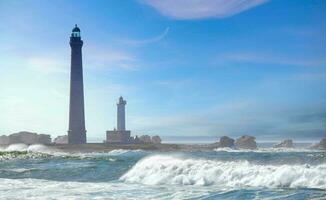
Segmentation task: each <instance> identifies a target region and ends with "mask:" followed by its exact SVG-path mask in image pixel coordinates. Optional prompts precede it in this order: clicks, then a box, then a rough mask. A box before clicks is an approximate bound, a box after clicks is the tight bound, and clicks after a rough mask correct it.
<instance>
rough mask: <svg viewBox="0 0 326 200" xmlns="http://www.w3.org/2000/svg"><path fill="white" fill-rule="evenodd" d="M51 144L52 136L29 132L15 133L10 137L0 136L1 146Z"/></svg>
mask: <svg viewBox="0 0 326 200" xmlns="http://www.w3.org/2000/svg"><path fill="white" fill-rule="evenodd" d="M17 143H23V144H27V145H29V144H50V143H51V136H50V135H46V134H37V133H31V132H27V131H22V132H18V133H13V134H11V135H9V136H5V135H3V136H0V144H2V145H9V144H17Z"/></svg>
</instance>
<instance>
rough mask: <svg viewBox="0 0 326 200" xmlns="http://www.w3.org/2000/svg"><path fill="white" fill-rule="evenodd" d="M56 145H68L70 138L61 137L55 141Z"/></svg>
mask: <svg viewBox="0 0 326 200" xmlns="http://www.w3.org/2000/svg"><path fill="white" fill-rule="evenodd" d="M53 143H55V144H68V136H67V135H60V136H58V137H56V138H55V139H54V140H53Z"/></svg>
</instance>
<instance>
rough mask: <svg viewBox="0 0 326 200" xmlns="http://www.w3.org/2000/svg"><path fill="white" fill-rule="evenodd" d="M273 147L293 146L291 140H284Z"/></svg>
mask: <svg viewBox="0 0 326 200" xmlns="http://www.w3.org/2000/svg"><path fill="white" fill-rule="evenodd" d="M274 148H293V141H292V140H284V141H282V142H281V143H279V144H277V145H275V146H274Z"/></svg>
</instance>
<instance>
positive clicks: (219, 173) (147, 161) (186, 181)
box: [120, 155, 326, 189]
mask: <svg viewBox="0 0 326 200" xmlns="http://www.w3.org/2000/svg"><path fill="white" fill-rule="evenodd" d="M120 180H122V181H125V182H130V183H142V184H145V185H202V186H208V185H216V186H221V187H229V188H234V187H267V188H279V187H281V188H316V189H326V164H325V163H324V164H320V165H311V166H310V165H307V164H306V165H258V164H252V163H249V162H248V161H227V162H223V161H218V160H205V159H193V158H183V157H179V156H168V155H155V156H149V157H146V158H144V159H142V160H140V161H139V162H138V163H136V164H135V165H134V166H133V167H132V168H131V169H130V170H129V171H128V172H127V173H126V174H124V175H123V176H122V177H121V178H120Z"/></svg>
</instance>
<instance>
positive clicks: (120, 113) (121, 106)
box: [117, 97, 127, 131]
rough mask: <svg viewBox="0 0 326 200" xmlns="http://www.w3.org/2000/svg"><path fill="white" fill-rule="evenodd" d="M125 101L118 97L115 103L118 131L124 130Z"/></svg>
mask: <svg viewBox="0 0 326 200" xmlns="http://www.w3.org/2000/svg"><path fill="white" fill-rule="evenodd" d="M126 104H127V101H125V100H123V98H122V97H120V98H119V102H118V103H117V119H118V120H117V128H118V131H125V130H126V109H125V106H126Z"/></svg>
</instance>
